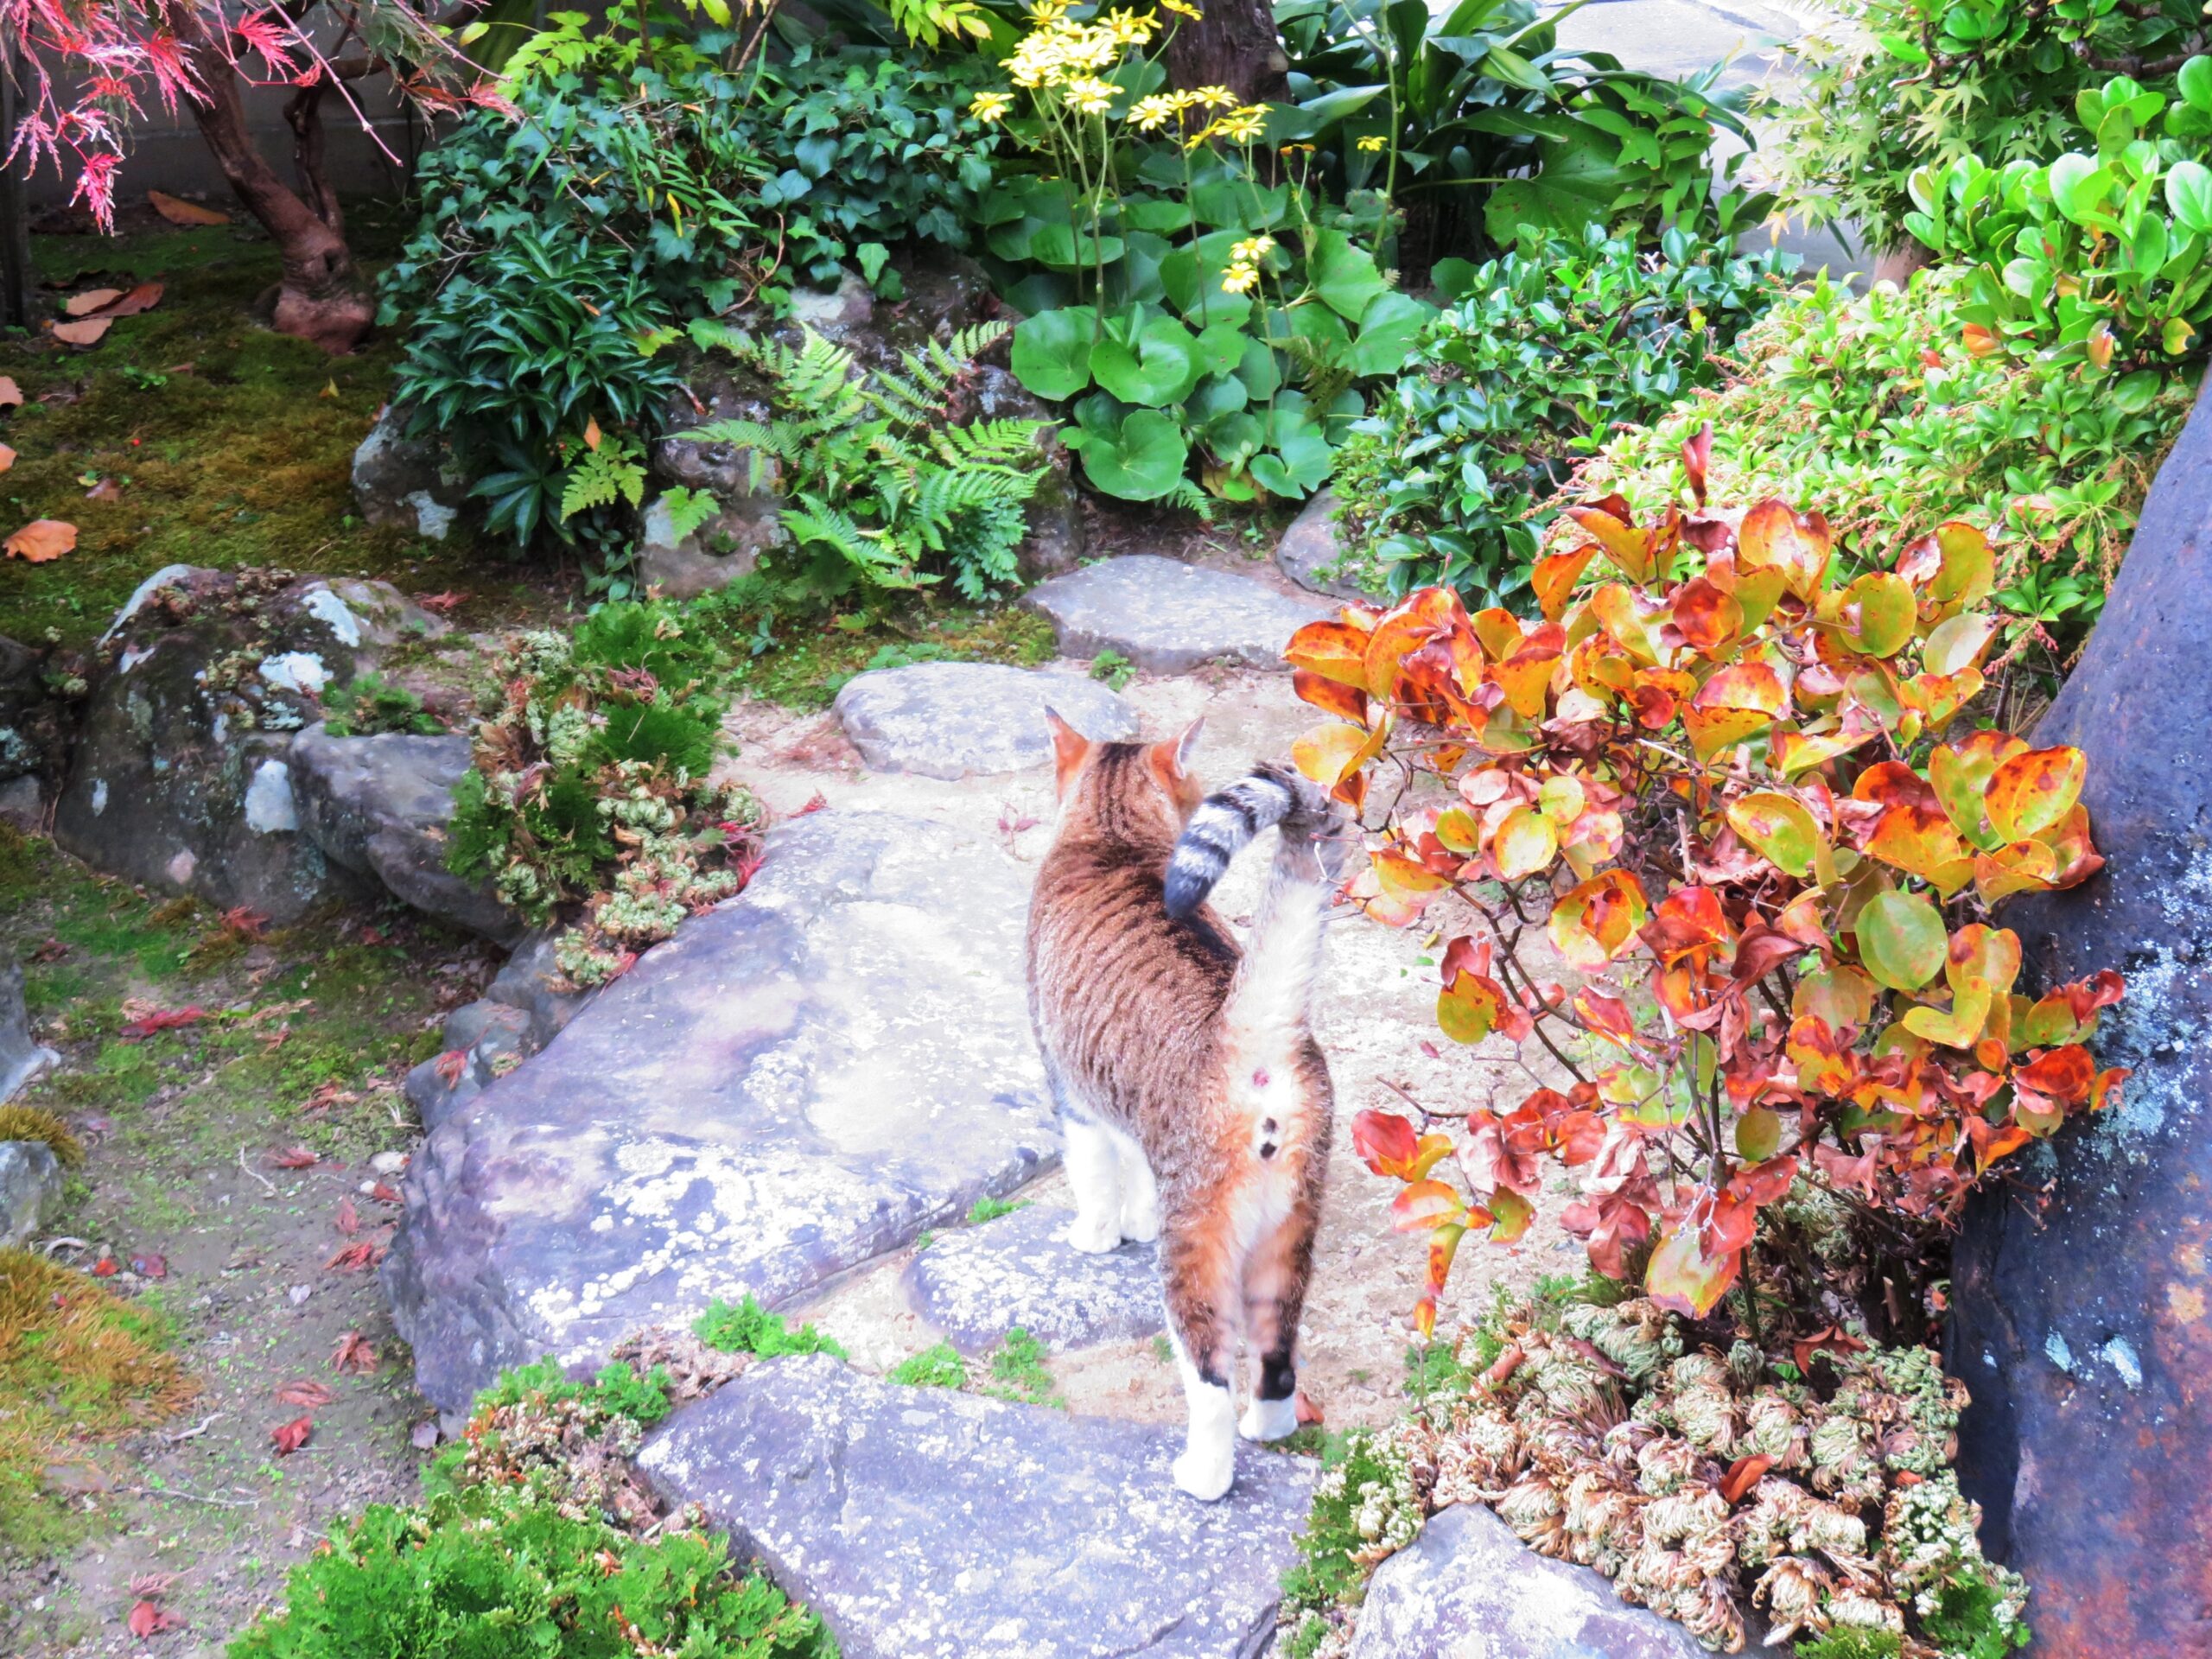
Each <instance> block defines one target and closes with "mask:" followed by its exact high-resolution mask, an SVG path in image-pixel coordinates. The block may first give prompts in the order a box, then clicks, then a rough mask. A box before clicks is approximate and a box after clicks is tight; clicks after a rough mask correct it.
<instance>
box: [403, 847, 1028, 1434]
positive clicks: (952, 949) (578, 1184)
mask: <svg viewBox="0 0 2212 1659" xmlns="http://www.w3.org/2000/svg"><path fill="white" fill-rule="evenodd" d="M1028 885H1029V884H1028V878H1027V874H1026V873H1025V872H1024V871H1023V870H1022V868H1020V866H1019V865H1017V864H1015V863H1014V861H1013V860H1012V859H1011V858H1010V857H1008V856H1007V855H1006V854H1005V853H1004V852H1002V851H1001V850H1000V849H998V848H997V847H996V846H995V845H994V844H992V843H991V842H988V841H984V840H982V839H979V838H977V837H975V836H970V835H969V834H967V833H966V832H964V831H962V830H959V829H955V828H954V827H952V826H951V825H949V824H945V823H938V822H935V821H932V820H928V819H918V818H912V817H904V816H901V815H898V814H893V813H872V812H855V811H835V810H832V811H823V812H816V813H811V814H810V815H808V816H807V817H803V818H800V819H798V821H797V822H795V823H791V824H789V825H786V826H785V827H784V828H783V829H779V830H777V831H775V832H774V833H773V834H772V836H770V838H769V842H768V859H767V862H766V865H765V866H764V867H763V868H762V869H761V871H760V874H759V875H758V876H756V877H755V878H754V880H753V884H752V886H751V887H748V888H747V890H746V891H745V892H744V893H742V894H741V895H740V896H738V897H737V898H735V899H730V900H728V902H727V903H725V904H723V905H721V906H719V907H718V908H716V909H715V910H713V911H711V912H708V913H707V914H705V915H703V916H699V917H695V918H692V919H691V920H690V921H689V922H686V923H685V924H684V925H683V927H682V929H680V930H679V931H678V932H677V936H676V938H673V939H671V941H669V942H668V943H667V944H663V945H660V946H658V947H656V948H655V949H654V950H651V951H649V952H647V953H646V955H645V957H644V958H643V959H642V960H641V961H639V963H638V965H637V966H636V967H635V968H633V969H631V970H630V971H629V972H628V973H627V974H626V975H624V976H622V977H621V978H620V979H619V980H616V981H615V982H613V984H612V985H611V986H609V987H607V988H606V989H605V990H603V991H601V993H600V994H599V995H597V996H596V997H594V999H593V1000H592V1001H590V1002H589V1003H588V1005H586V1006H585V1007H583V1008H582V1011H581V1012H579V1013H577V1014H575V1017H574V1019H573V1020H570V1021H569V1023H568V1025H567V1026H566V1027H565V1028H563V1029H562V1031H561V1032H560V1034H559V1035H558V1036H557V1037H555V1038H554V1039H553V1040H552V1041H551V1043H550V1045H549V1046H547V1048H546V1049H545V1051H544V1052H543V1053H542V1054H539V1055H538V1056H537V1058H534V1059H531V1060H530V1061H528V1062H527V1063H525V1064H524V1065H522V1066H520V1067H518V1068H517V1069H516V1070H514V1071H510V1072H508V1073H507V1074H506V1075H505V1077H498V1078H495V1079H493V1081H492V1082H491V1083H490V1084H488V1085H487V1086H486V1088H485V1089H484V1090H483V1092H482V1093H481V1094H480V1095H477V1096H474V1098H473V1099H469V1100H467V1101H465V1102H461V1103H458V1104H456V1105H455V1106H454V1108H453V1109H452V1110H451V1111H450V1114H449V1115H448V1116H446V1117H445V1118H444V1120H443V1121H442V1122H441V1123H440V1124H439V1126H438V1128H437V1129H436V1130H435V1133H433V1134H432V1135H431V1136H430V1138H429V1141H427V1142H426V1143H425V1144H424V1146H423V1150H422V1151H421V1152H420V1153H419V1154H417V1155H416V1159H415V1160H414V1162H413V1164H412V1165H411V1166H410V1168H409V1172H408V1179H407V1183H406V1187H405V1193H404V1196H405V1198H406V1211H405V1213H404V1217H403V1218H402V1220H401V1223H400V1227H399V1231H398V1233H397V1236H395V1237H394V1239H393V1240H392V1246H391V1255H389V1256H387V1257H386V1259H385V1265H384V1286H385V1294H386V1295H387V1296H388V1297H389V1298H390V1299H391V1304H392V1316H393V1319H394V1321H395V1322H396V1323H397V1325H398V1328H399V1331H400V1333H401V1335H403V1336H404V1338H406V1339H407V1340H408V1342H409V1343H410V1344H412V1345H413V1347H414V1351H415V1367H416V1384H417V1386H418V1387H419V1388H420V1389H422V1391H423V1394H424V1395H426V1396H428V1397H429V1399H430V1400H431V1401H432V1402H435V1404H437V1405H438V1406H440V1407H441V1408H444V1409H447V1410H449V1411H450V1410H459V1409H461V1408H464V1407H466V1406H467V1403H468V1402H469V1401H470V1399H471V1398H472V1396H473V1395H474V1393H475V1392H476V1390H477V1389H480V1388H482V1387H483V1386H484V1385H485V1384H486V1383H489V1382H491V1381H492V1380H493V1377H494V1376H496V1375H497V1374H498V1372H499V1370H501V1369H502V1368H504V1367H506V1366H511V1365H515V1364H518V1363H524V1362H527V1361H529V1360H531V1359H534V1358H537V1357H538V1356H540V1355H543V1354H548V1353H550V1354H552V1355H554V1356H555V1357H557V1358H559V1359H560V1360H561V1361H562V1362H563V1363H565V1364H569V1365H588V1366H593V1367H596V1366H598V1365H600V1364H601V1363H604V1362H605V1360H606V1358H607V1352H608V1351H609V1349H610V1348H612V1347H613V1344H615V1343H616V1342H617V1341H618V1340H619V1339H620V1338H622V1337H623V1336H625V1335H626V1334H627V1333H629V1332H634V1331H637V1330H639V1329H641V1328H645V1327H647V1326H654V1325H663V1326H677V1325H688V1324H689V1323H690V1321H691V1320H693V1319H696V1318H697V1317H698V1315H699V1314H700V1313H702V1312H703V1311H704V1310H705V1308H706V1307H707V1306H708V1304H709V1302H710V1301H712V1300H714V1299H715V1298H716V1297H721V1298H725V1299H727V1300H732V1301H735V1300H738V1299H739V1298H741V1297H742V1296H743V1295H745V1294H747V1292H751V1293H752V1294H753V1295H755V1296H757V1297H759V1298H760V1300H761V1301H762V1302H763V1303H765V1304H768V1305H774V1304H777V1303H780V1302H784V1301H787V1300H790V1299H791V1298H793V1297H795V1296H798V1295H799V1294H802V1293H804V1292H805V1291H807V1290H809V1289H810V1288H812V1287H814V1286H816V1285H817V1284H819V1283H820V1282H821V1281H823V1280H824V1279H826V1278H828V1277H829V1276H830V1275H831V1274H836V1273H839V1272H842V1270H844V1269H845V1268H851V1267H855V1266H858V1265H859V1264H860V1263H861V1262H866V1261H868V1260H869V1259H871V1258H872V1257H874V1256H877V1255H881V1254H882V1253H883V1252H885V1251H887V1250H891V1249H898V1248H899V1247H900V1246H902V1245H904V1244H906V1243H910V1242H911V1241H912V1239H913V1238H914V1236H916V1235H917V1234H918V1233H919V1232H920V1231H921V1230H922V1229H923V1228H925V1227H930V1226H942V1225H944V1224H946V1223H947V1222H950V1221H951V1220H952V1219H954V1218H955V1217H958V1216H960V1215H962V1214H963V1213H964V1212H965V1211H967V1210H969V1208H970V1207H971V1206H972V1205H974V1203H975V1201H976V1199H977V1198H981V1197H982V1196H984V1195H985V1194H987V1193H999V1192H1006V1191H1007V1190H1009V1189H1010V1188H1013V1187H1016V1186H1019V1185H1021V1184H1022V1183H1023V1182H1025V1181H1027V1180H1028V1179H1031V1178H1032V1177H1033V1176H1034V1175H1035V1174H1037V1173H1039V1171H1040V1170H1042V1169H1044V1168H1046V1166H1050V1165H1051V1164H1052V1163H1054V1162H1056V1161H1057V1160H1058V1157H1059V1143H1058V1136H1057V1135H1056V1133H1055V1130H1054V1124H1053V1119H1052V1112H1051V1109H1050V1108H1049V1106H1048V1105H1047V1103H1046V1093H1045V1087H1044V1073H1043V1068H1042V1066H1041V1065H1040V1063H1039V1060H1038V1058H1037V1051H1036V1046H1035V1045H1034V1043H1033V1040H1032V1039H1031V1037H1030V1033H1029V1019H1028V1014H1027V1006H1026V1000H1025V995H1024V992H1023V988H1022V979H1021V962H1022V936H1023V923H1024V917H1025V913H1026V911H1027V901H1028Z"/></svg>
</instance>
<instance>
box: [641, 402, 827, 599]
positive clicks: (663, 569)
mask: <svg viewBox="0 0 2212 1659" xmlns="http://www.w3.org/2000/svg"><path fill="white" fill-rule="evenodd" d="M671 442H685V441H683V440H671ZM782 510H783V502H782V499H781V498H779V497H778V496H774V495H771V494H767V493H754V492H748V493H744V494H741V495H739V496H736V497H734V498H733V499H731V501H730V504H729V505H727V506H723V507H721V508H720V509H719V510H718V511H717V512H715V514H714V516H713V517H712V518H709V519H707V520H706V522H705V523H703V524H701V525H700V526H699V527H698V528H697V529H696V530H695V531H692V532H691V533H690V535H688V536H683V537H678V536H677V534H676V525H675V522H674V520H673V519H671V518H670V517H669V505H668V498H667V497H666V496H664V495H659V496H655V497H654V498H653V499H652V501H651V502H650V503H649V504H648V505H646V507H645V530H644V533H643V536H642V537H641V539H640V540H639V543H638V580H639V582H641V583H643V584H644V585H645V587H646V588H650V589H651V590H652V591H653V592H654V593H657V594H659V595H660V596H661V597H662V598H663V599H669V600H683V599H696V598H698V597H699V595H700V594H710V593H713V592H714V591H715V589H716V588H727V587H728V585H729V584H730V583H731V582H735V581H736V580H737V579H738V578H739V577H740V576H749V575H752V574H753V572H754V571H755V570H757V569H760V556H761V554H763V553H764V552H767V551H770V550H773V549H776V548H779V547H788V546H790V545H791V533H790V532H789V531H786V530H785V528H784V525H783V519H782V518H781V513H782Z"/></svg>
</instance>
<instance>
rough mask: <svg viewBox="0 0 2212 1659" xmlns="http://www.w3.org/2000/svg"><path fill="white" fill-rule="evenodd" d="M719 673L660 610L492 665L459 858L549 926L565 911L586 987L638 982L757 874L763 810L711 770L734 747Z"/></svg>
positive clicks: (534, 641)
mask: <svg viewBox="0 0 2212 1659" xmlns="http://www.w3.org/2000/svg"><path fill="white" fill-rule="evenodd" d="M716 670H717V664H716V662H715V652H714V648H713V647H712V645H709V643H708V642H707V641H706V640H705V639H703V638H702V637H701V636H699V635H698V634H697V632H696V631H695V630H694V629H692V628H691V627H690V625H689V624H688V622H687V620H685V619H683V617H682V616H681V615H680V614H679V613H676V612H673V611H671V610H670V609H669V608H668V607H664V606H659V605H610V606H605V607H601V609H600V610H599V611H597V612H594V613H593V614H592V616H590V617H589V618H588V619H587V620H585V622H584V623H583V624H582V626H579V627H578V628H577V629H576V631H575V633H574V634H573V635H566V634H560V633H555V632H550V631H542V630H541V631H537V632H527V633H522V634H518V635H516V636H515V637H514V638H513V639H510V640H509V641H508V642H507V643H506V645H505V649H504V650H503V651H502V652H501V653H500V655H499V659H498V660H497V662H496V663H495V664H493V678H492V681H491V683H490V686H489V687H488V689H487V691H486V696H485V699H484V707H483V718H482V720H481V721H480V723H479V725H478V727H477V728H476V735H475V746H474V761H475V764H474V768H473V769H472V770H471V771H470V772H469V773H468V774H467V776H466V777H465V778H463V779H462V780H461V784H460V785H459V786H458V787H457V788H456V789H455V791H454V821H453V824H452V827H451V829H450V830H449V836H450V847H449V853H450V856H449V858H448V863H449V864H450V866H451V868H453V869H454V870H455V871H456V872H458V873H460V874H465V875H478V876H483V877H486V878H488V879H489V880H490V881H491V883H492V885H493V890H494V891H495V892H497V893H498V894H499V897H500V899H502V900H504V901H505V903H507V904H509V905H511V906H513V907H514V908H516V909H517V910H519V911H521V912H523V913H524V916H525V917H527V918H530V919H531V921H533V922H539V923H542V922H544V921H546V920H548V919H549V918H552V917H553V916H554V915H555V914H556V912H563V911H564V910H565V911H566V912H568V913H569V915H570V916H571V917H572V918H573V924H572V925H570V926H569V928H568V929H567V930H566V931H564V933H563V936H562V937H561V938H560V940H559V941H558V943H557V944H556V961H557V963H558V964H559V966H560V968H561V970H562V972H563V974H565V975H566V976H568V977H569V980H570V981H571V982H574V983H575V984H578V985H598V984H603V983H605V982H607V980H609V979H612V978H613V977H614V976H617V975H619V974H620V973H621V972H623V971H624V970H625V969H626V968H628V966H629V965H630V963H632V962H633V961H634V960H636V957H637V955H638V953H639V951H641V950H645V948H647V947H648V946H650V945H652V944H658V943H659V942H660V941H661V940H663V939H665V938H668V937H669V936H670V935H671V934H672V933H674V932H675V931H676V929H677V925H679V924H680V923H681V922H682V921H683V919H684V918H685V917H687V916H690V915H692V914H694V913H696V912H699V911H701V910H704V909H706V908H707V907H708V906H711V905H715V904H717V903H719V902H721V900H722V899H727V898H728V897H730V896H731V895H732V894H733V893H736V892H738V891H739V890H740V889H741V887H743V886H744V885H745V881H746V880H747V876H748V875H749V874H750V873H751V870H752V868H753V864H754V862H755V861H757V856H758V850H759V849H758V839H757V832H758V831H759V829H760V827H761V824H762V822H763V814H762V812H761V810H760V804H759V803H758V802H757V801H755V800H754V798H753V796H752V794H751V793H750V791H747V790H746V789H745V788H744V787H743V786H742V785H738V784H734V783H731V782H728V781H724V780H720V779H716V778H715V776H714V775H713V773H714V769H715V764H716V762H717V761H718V760H721V759H722V758H723V757H724V756H725V754H726V753H727V752H728V745H727V744H726V742H725V741H723V738H722V734H721V716H722V713H723V708H724V704H723V702H722V701H721V698H720V697H719V696H716V695H715V693H714V691H713V690H711V688H712V687H713V685H714V684H715V679H716Z"/></svg>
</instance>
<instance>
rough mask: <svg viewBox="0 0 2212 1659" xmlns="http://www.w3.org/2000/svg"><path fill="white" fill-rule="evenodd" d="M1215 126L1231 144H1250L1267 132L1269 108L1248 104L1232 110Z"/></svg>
mask: <svg viewBox="0 0 2212 1659" xmlns="http://www.w3.org/2000/svg"><path fill="white" fill-rule="evenodd" d="M1214 125H1215V126H1217V127H1218V128H1219V129H1220V130H1221V132H1222V136H1223V137H1226V138H1228V139H1229V140H1230V142H1231V143H1239V144H1249V143H1251V142H1252V141H1253V140H1254V139H1255V138H1257V137H1259V136H1260V135H1261V133H1262V132H1264V131H1265V130H1267V125H1268V111H1267V107H1266V106H1265V105H1260V104H1247V105H1244V106H1243V108H1242V109H1236V110H1231V111H1230V112H1229V113H1228V114H1227V115H1224V116H1223V117H1222V118H1220V119H1219V120H1218V121H1216V122H1215V123H1214Z"/></svg>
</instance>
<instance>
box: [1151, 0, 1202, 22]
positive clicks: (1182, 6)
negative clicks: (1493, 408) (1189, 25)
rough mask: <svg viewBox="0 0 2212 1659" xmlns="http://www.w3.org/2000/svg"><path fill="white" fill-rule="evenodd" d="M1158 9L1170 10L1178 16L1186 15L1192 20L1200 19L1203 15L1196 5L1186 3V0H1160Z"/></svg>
mask: <svg viewBox="0 0 2212 1659" xmlns="http://www.w3.org/2000/svg"><path fill="white" fill-rule="evenodd" d="M1160 10H1162V11H1172V12H1173V13H1174V14H1175V15H1176V16H1178V17H1188V18H1189V19H1191V21H1192V22H1199V21H1201V20H1202V19H1203V18H1204V17H1205V13H1204V12H1202V11H1200V10H1198V8H1197V7H1196V6H1193V5H1190V4H1188V3H1186V0H1160Z"/></svg>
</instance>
